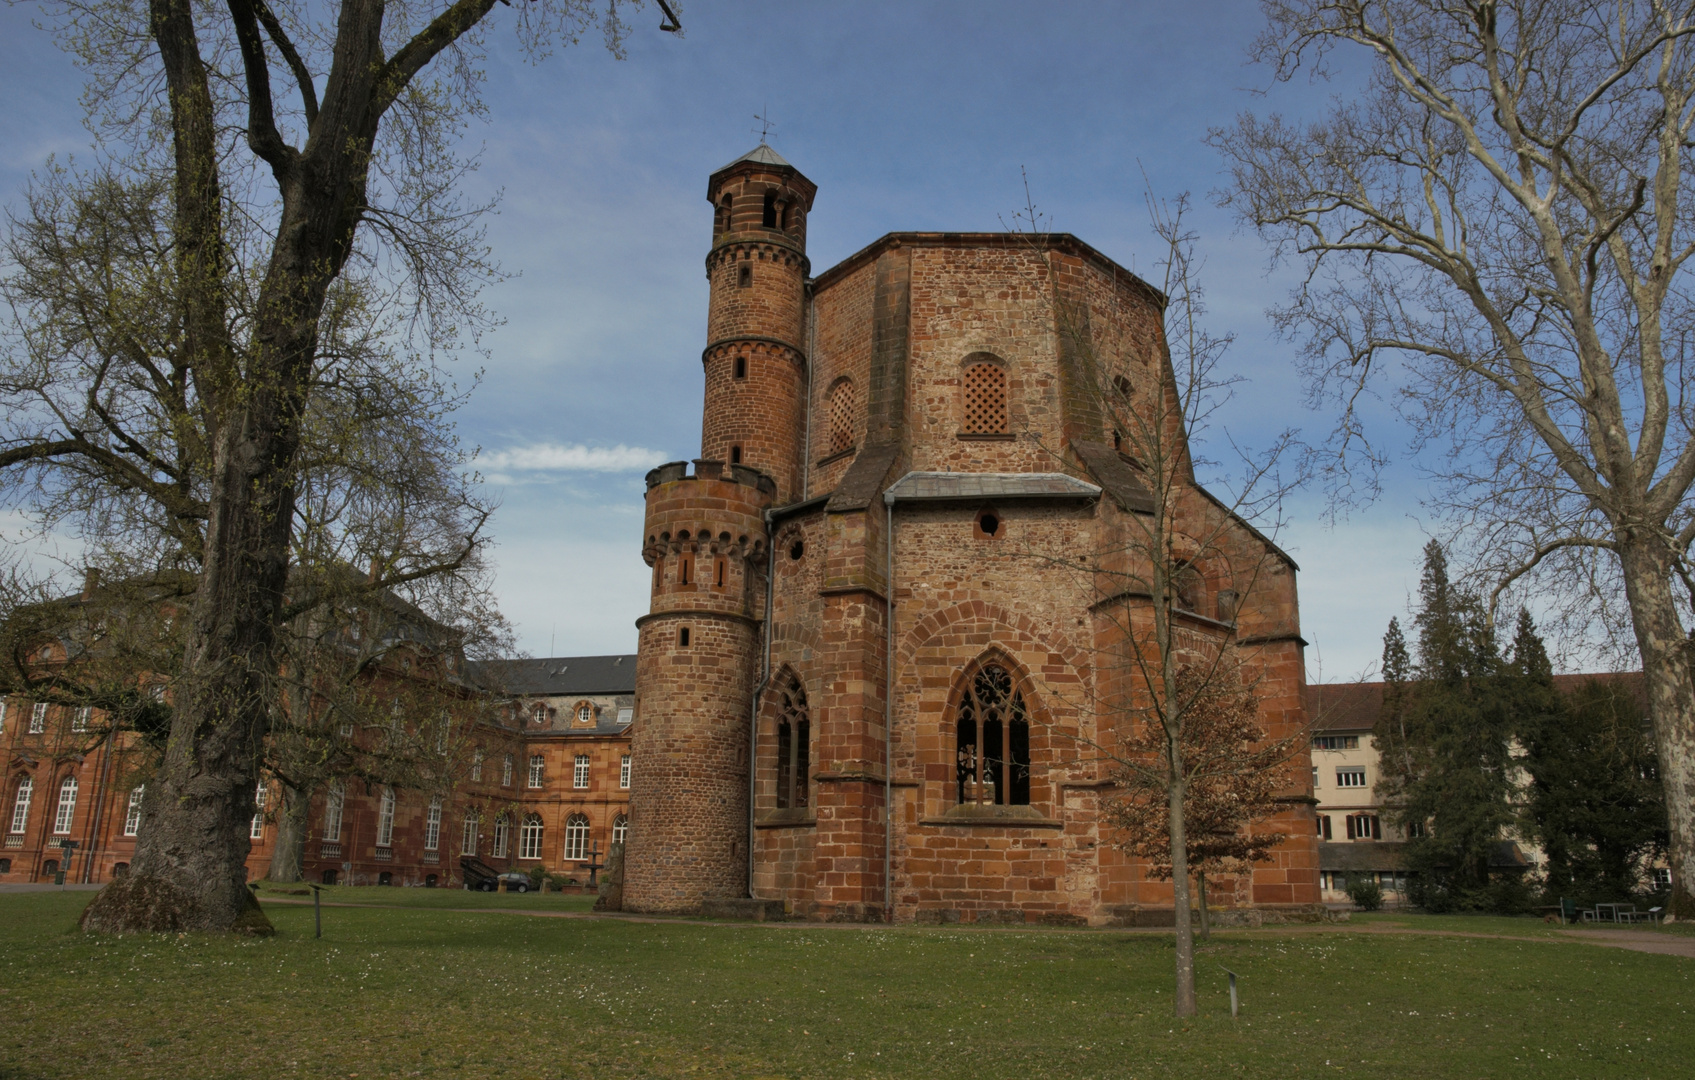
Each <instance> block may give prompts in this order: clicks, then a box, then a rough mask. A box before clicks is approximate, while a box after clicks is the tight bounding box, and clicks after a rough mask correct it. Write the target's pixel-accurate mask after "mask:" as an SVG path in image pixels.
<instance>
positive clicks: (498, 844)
mask: <svg viewBox="0 0 1695 1080" xmlns="http://www.w3.org/2000/svg"><path fill="white" fill-rule="evenodd" d="M511 842H512V822H511V821H510V820H509V819H508V818H507V816H506V815H505V814H501V815H500V816H499V817H497V818H495V819H494V851H493V852H492V853H491V854H492V856H493V857H494V858H496V859H504V858H506V851H507V845H508V844H510V843H511Z"/></svg>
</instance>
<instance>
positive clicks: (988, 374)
mask: <svg viewBox="0 0 1695 1080" xmlns="http://www.w3.org/2000/svg"><path fill="white" fill-rule="evenodd" d="M963 430H964V431H965V433H966V434H968V435H1004V434H1006V433H1007V432H1008V431H1009V430H1010V428H1009V426H1008V423H1007V413H1006V369H1005V368H1003V367H1001V366H1000V365H999V364H996V363H993V362H992V361H988V360H983V361H980V362H978V363H975V364H972V365H971V366H970V367H968V368H966V369H965V427H964V429H963Z"/></svg>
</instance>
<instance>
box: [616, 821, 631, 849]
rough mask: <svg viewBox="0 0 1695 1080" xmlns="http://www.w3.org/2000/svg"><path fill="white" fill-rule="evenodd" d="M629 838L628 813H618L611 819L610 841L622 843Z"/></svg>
mask: <svg viewBox="0 0 1695 1080" xmlns="http://www.w3.org/2000/svg"><path fill="white" fill-rule="evenodd" d="M629 838H630V815H628V814H619V815H618V816H617V817H615V818H613V819H612V842H613V843H614V844H622V843H624V842H625V841H626V840H628V839H629Z"/></svg>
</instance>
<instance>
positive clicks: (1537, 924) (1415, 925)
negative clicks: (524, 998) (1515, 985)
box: [514, 897, 1695, 938]
mask: <svg viewBox="0 0 1695 1080" xmlns="http://www.w3.org/2000/svg"><path fill="white" fill-rule="evenodd" d="M514 899H517V897H514ZM1349 922H1350V924H1351V925H1353V926H1367V927H1373V928H1383V927H1394V928H1396V929H1401V930H1442V931H1446V932H1448V933H1459V934H1505V935H1508V936H1510V937H1550V938H1557V937H1566V936H1569V935H1568V933H1567V932H1568V931H1571V930H1632V931H1639V932H1649V933H1655V934H1665V935H1674V936H1689V935H1695V924H1691V923H1673V924H1671V925H1670V926H1664V925H1660V924H1656V923H1645V922H1643V923H1577V924H1574V925H1571V926H1561V925H1560V924H1559V923H1557V922H1552V923H1550V922H1544V921H1543V920H1542V919H1540V918H1533V917H1531V916H1525V915H1521V916H1517V917H1509V916H1500V915H1424V914H1420V913H1418V912H1411V911H1405V912H1403V911H1376V912H1369V913H1367V912H1359V911H1356V912H1354V913H1353V914H1352V915H1351V916H1350V917H1349Z"/></svg>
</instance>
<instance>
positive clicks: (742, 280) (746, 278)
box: [736, 263, 753, 289]
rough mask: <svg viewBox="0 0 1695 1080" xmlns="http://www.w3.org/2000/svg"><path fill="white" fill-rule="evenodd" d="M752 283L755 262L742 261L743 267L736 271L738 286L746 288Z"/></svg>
mask: <svg viewBox="0 0 1695 1080" xmlns="http://www.w3.org/2000/svg"><path fill="white" fill-rule="evenodd" d="M752 284H753V264H752V263H742V265H741V269H740V270H738V271H737V272H736V286H737V287H738V288H742V289H745V288H747V287H748V286H750V285H752Z"/></svg>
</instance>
